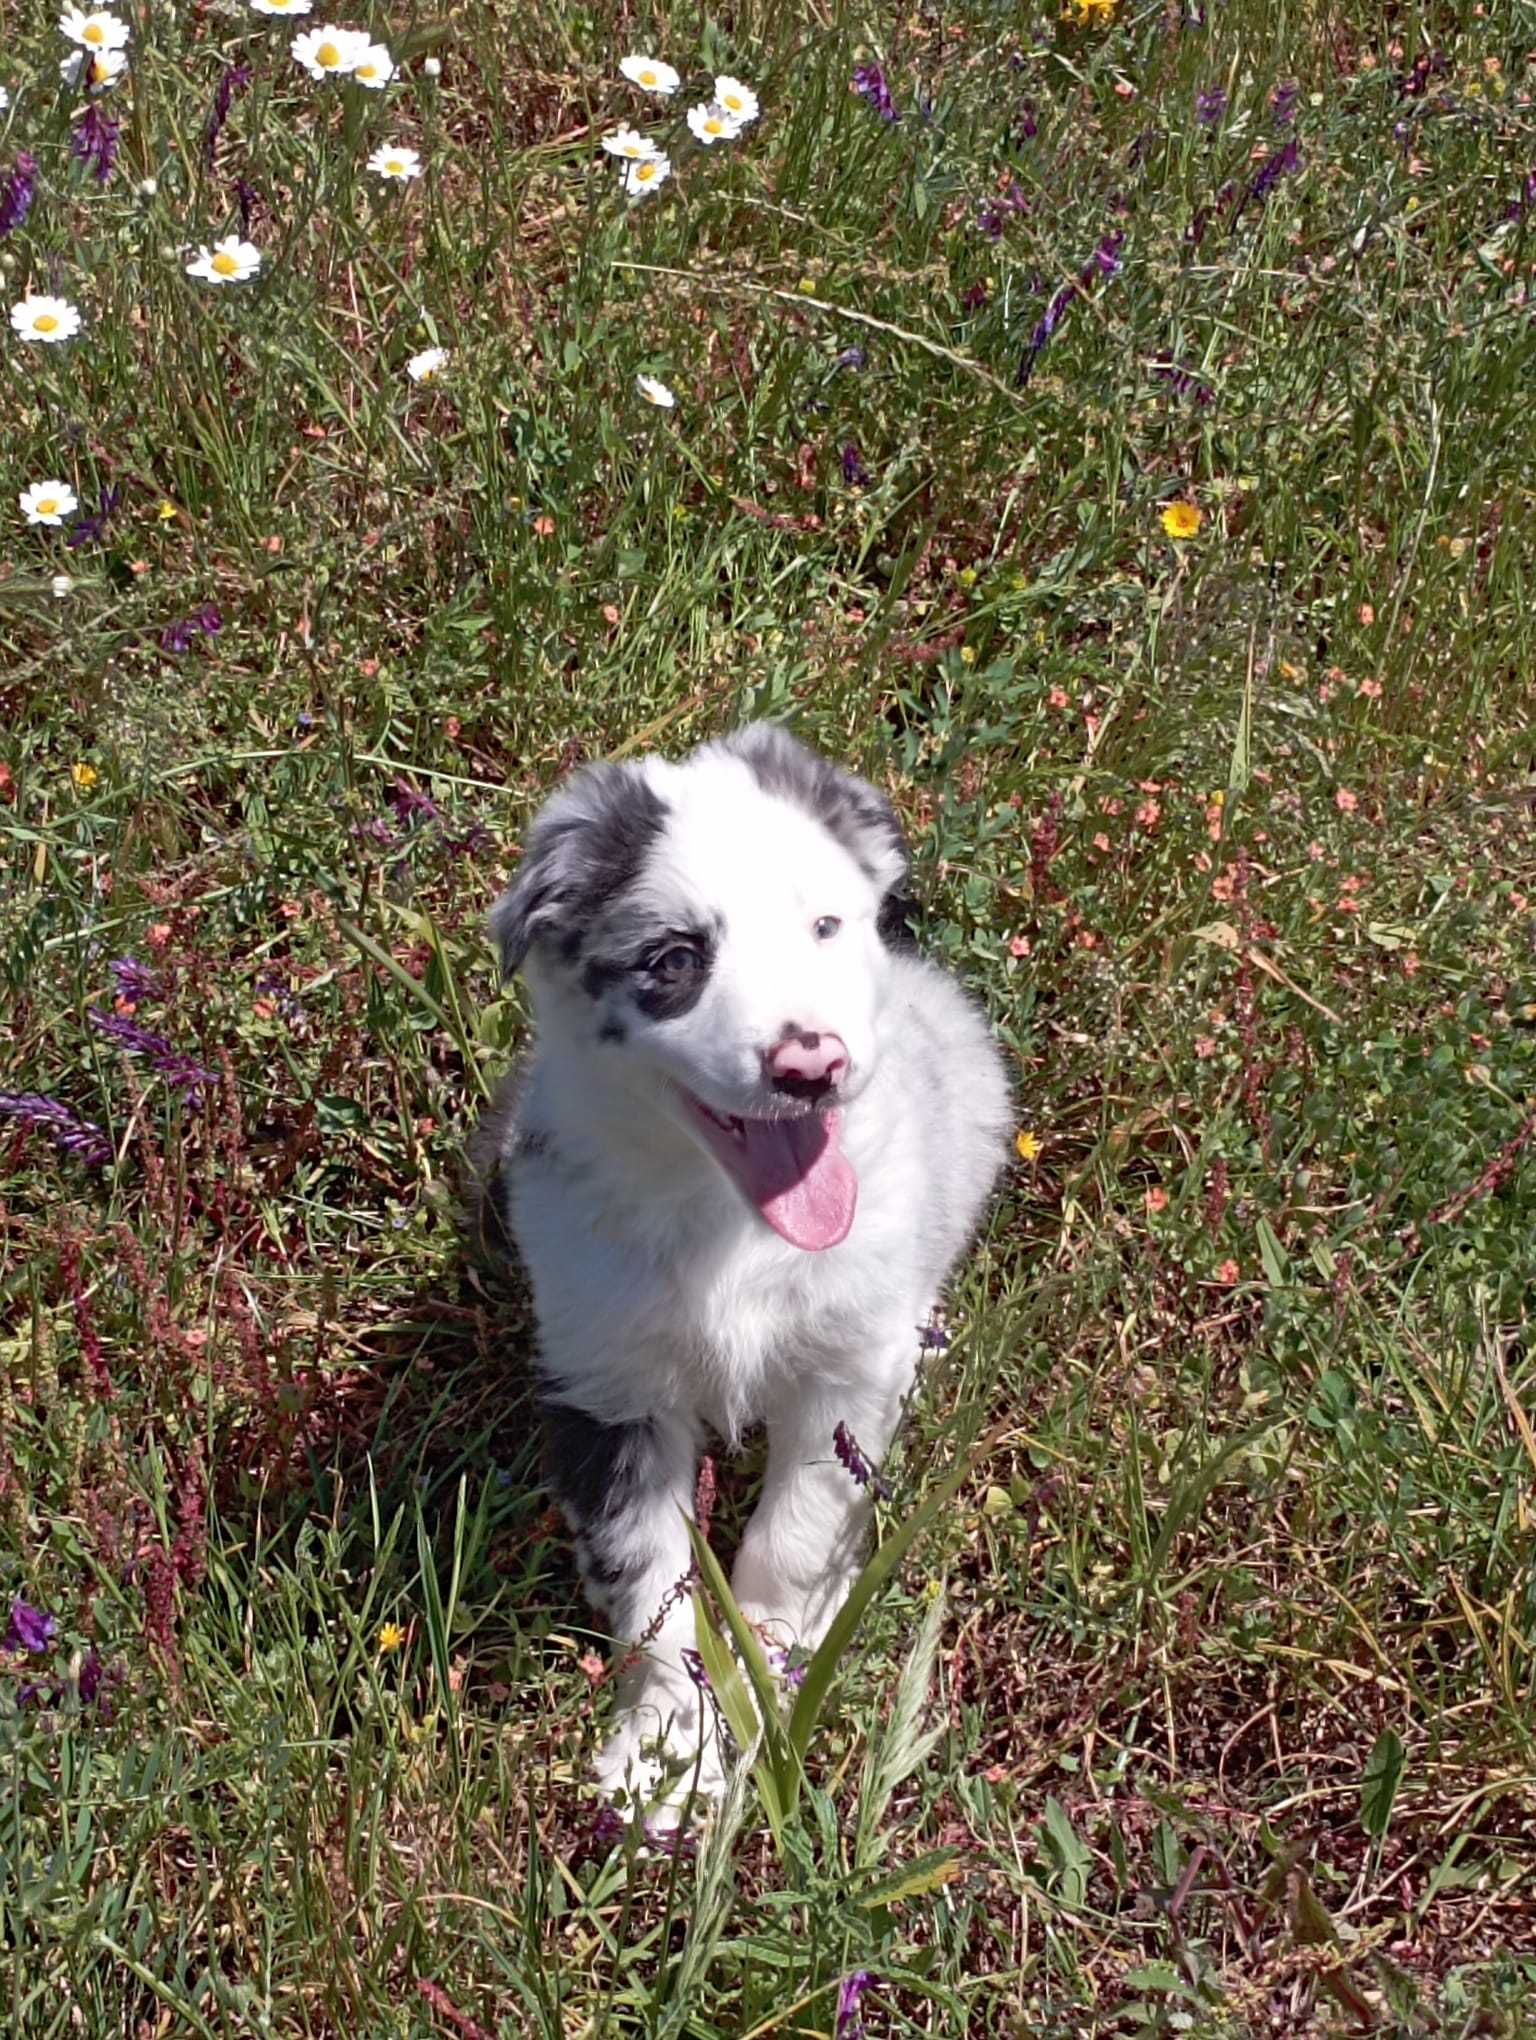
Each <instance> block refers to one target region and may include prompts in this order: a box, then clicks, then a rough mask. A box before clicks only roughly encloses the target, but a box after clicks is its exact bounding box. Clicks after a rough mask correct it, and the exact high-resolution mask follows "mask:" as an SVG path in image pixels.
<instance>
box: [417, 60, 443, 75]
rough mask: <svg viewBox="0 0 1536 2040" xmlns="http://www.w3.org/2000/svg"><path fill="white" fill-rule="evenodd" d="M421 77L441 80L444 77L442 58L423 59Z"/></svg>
mask: <svg viewBox="0 0 1536 2040" xmlns="http://www.w3.org/2000/svg"><path fill="white" fill-rule="evenodd" d="M421 75H422V76H423V77H424V78H441V77H442V75H443V65H442V59H441V58H440V57H423V58H422V60H421Z"/></svg>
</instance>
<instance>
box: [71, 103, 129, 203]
mask: <svg viewBox="0 0 1536 2040" xmlns="http://www.w3.org/2000/svg"><path fill="white" fill-rule="evenodd" d="M121 126H122V123H121V122H120V121H115V120H108V118H107V116H106V115H105V114H104V113H103V112H102V110H101V108H100V107H99V106H88V107H87V108H86V109H85V115H84V118H83V119H82V120H81V122H80V125H79V126H78V127H77V128H76V129H75V132H74V134H73V135H72V136H71V137H70V143H69V153H70V154H71V155H72V156H73V157H74V158H75V159H76V160H77V161H78V162H81V163H89V164H91V165H92V167H93V168H94V170H95V172H96V182H97V183H98V184H105V183H106V181H107V179H108V178H109V177H110V176H111V175H112V165H113V164H114V163H115V162H116V161H117V138H118V134H119V132H120V131H121Z"/></svg>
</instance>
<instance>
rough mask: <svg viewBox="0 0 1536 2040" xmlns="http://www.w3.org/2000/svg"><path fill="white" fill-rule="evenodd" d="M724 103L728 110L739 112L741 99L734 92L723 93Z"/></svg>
mask: <svg viewBox="0 0 1536 2040" xmlns="http://www.w3.org/2000/svg"><path fill="white" fill-rule="evenodd" d="M725 104H726V108H727V110H728V111H729V112H731V113H740V111H741V108H742V101H741V99H740V98H739V97H738V95H737V94H736V93H734V92H727V93H726V95H725Z"/></svg>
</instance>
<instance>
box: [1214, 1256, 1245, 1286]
mask: <svg viewBox="0 0 1536 2040" xmlns="http://www.w3.org/2000/svg"><path fill="white" fill-rule="evenodd" d="M1242 1275H1243V1271H1242V1269H1241V1268H1239V1267H1238V1265H1237V1263H1236V1261H1223V1262H1222V1264H1221V1266H1220V1267H1219V1268H1218V1269H1217V1270H1216V1280H1217V1281H1218V1282H1223V1283H1225V1284H1226V1285H1227V1286H1228V1287H1229V1288H1230V1287H1231V1285H1232V1284H1233V1283H1234V1282H1240V1281H1241V1280H1242Z"/></svg>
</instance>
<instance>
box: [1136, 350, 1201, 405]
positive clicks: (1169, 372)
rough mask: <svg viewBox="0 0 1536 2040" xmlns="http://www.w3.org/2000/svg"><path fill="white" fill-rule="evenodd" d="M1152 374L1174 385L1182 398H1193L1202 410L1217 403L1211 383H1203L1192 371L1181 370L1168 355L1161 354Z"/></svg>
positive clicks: (1153, 366)
mask: <svg viewBox="0 0 1536 2040" xmlns="http://www.w3.org/2000/svg"><path fill="white" fill-rule="evenodd" d="M1152 373H1153V374H1154V375H1155V376H1160V377H1161V378H1162V380H1163V381H1164V382H1167V383H1169V384H1171V385H1172V387H1173V388H1174V390H1175V391H1177V393H1178V394H1179V396H1181V397H1193V399H1194V400H1195V402H1196V403H1197V404H1199V405H1200V407H1201V408H1202V409H1204V407H1205V406H1206V405H1207V404H1211V403H1214V402H1215V401H1216V392H1215V391H1214V390H1213V389H1212V388H1211V386H1210V384H1209V383H1206V382H1202V381H1201V380H1200V378H1199V376H1197V375H1196V374H1195V373H1194V371H1193V370H1192V369H1188V368H1181V367H1180V366H1179V364H1178V363H1177V362H1176V361H1175V360H1174V359H1173V358H1172V356H1171V355H1168V354H1160V355H1159V356H1158V358H1157V360H1156V361H1154V362H1153V364H1152Z"/></svg>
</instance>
